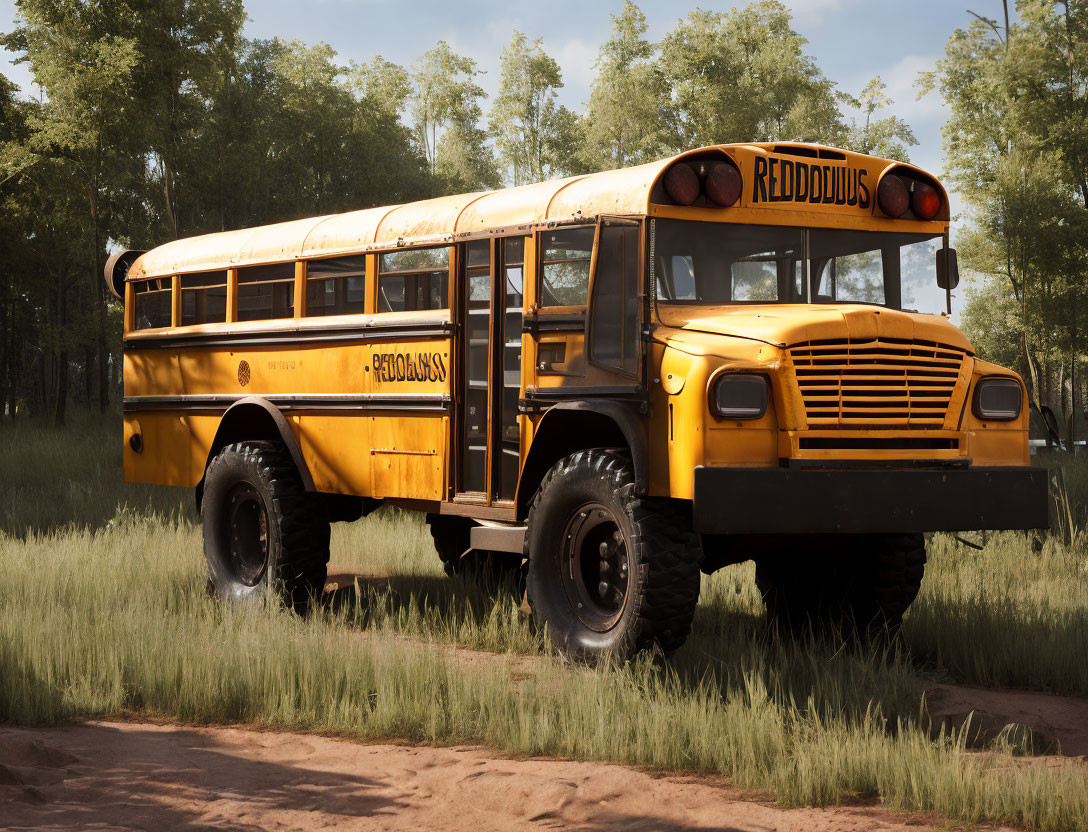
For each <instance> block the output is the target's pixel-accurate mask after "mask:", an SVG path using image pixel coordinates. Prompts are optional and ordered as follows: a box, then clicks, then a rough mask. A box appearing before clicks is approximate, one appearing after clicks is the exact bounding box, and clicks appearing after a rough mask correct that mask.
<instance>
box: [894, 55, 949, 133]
mask: <svg viewBox="0 0 1088 832" xmlns="http://www.w3.org/2000/svg"><path fill="white" fill-rule="evenodd" d="M938 60H939V57H938V56H937V55H904V56H903V57H902V58H900V59H899V62H898V63H897V64H895V66H893V67H892V68H891V69H889V70H887V72H881V73H878V74H879V75H880V77H881V79H882V80H883V81H884V83H885V84H887V85H888V89H887V90H886V92H887V94H888V97H889V98H891V99H892V101H894V102H895V105H894V109H895V113H896V115H898V116H899V117H900V118H904V119H906V120H907V121H910V120H911V119H917V118H943V115H942V108H941V96H940V94H939V93H937V92H935V91H934V92H930V93H928V94H927V95H925V96H923V97H922V98H918V92H919V90H918V86H917V82H918V75H919V74H920V73H922V72H926V71H928V70H931V69H933V67H934V66H936V64H937V61H938Z"/></svg>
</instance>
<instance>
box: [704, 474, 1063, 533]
mask: <svg viewBox="0 0 1088 832" xmlns="http://www.w3.org/2000/svg"><path fill="white" fill-rule="evenodd" d="M1049 503H1050V500H1049V497H1048V495H1047V471H1046V469H1045V468H1035V467H1026V466H1025V467H1023V468H963V469H951V470H903V469H888V470H880V469H877V470H855V469H846V470H843V469H838V470H806V469H793V468H703V467H700V468H696V469H695V501H694V507H693V510H694V521H695V531H697V532H701V533H703V534H836V533H838V534H844V533H845V534H876V533H883V532H951V531H970V530H975V529H995V530H996V529H1044V528H1047V527H1048V526H1049V525H1050V524H1049V519H1048V513H1049Z"/></svg>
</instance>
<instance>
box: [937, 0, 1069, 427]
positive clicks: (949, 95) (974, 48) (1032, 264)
mask: <svg viewBox="0 0 1088 832" xmlns="http://www.w3.org/2000/svg"><path fill="white" fill-rule="evenodd" d="M1017 9H1018V11H1019V13H1020V23H1019V24H1017V25H1013V26H1010V27H1009V28H1008V29H1007V30H1006V29H1005V28H1004V27H1002V26H1000V25H999V24H998V22H997V21H993V20H988V19H985V18H976V19H975V20H974V21H973V22H972V23H971V25H970V26H968V27H967V28H965V29H960V30H958V31H956V32H955V33H954V34H953V35H952V37H951V39H950V40H949V42H948V44H947V46H946V48H945V56H944V58H943V59H942V60H941V61H940V62H939V63H938V66H937V69H936V70H934V71H933V72H931V73H926V74H924V75H923V76H922V79H921V81H922V90H923V92H925V91H928V90H931V89H939V90H940V92H941V94H942V96H943V97H944V99H945V102H946V106H947V108H948V111H949V120H948V123H947V125H946V127H945V130H944V141H945V150H946V158H947V165H948V177H949V179H950V181H951V182H952V184H953V185H954V186H955V187H956V189H957V190H958V191H959V192H960V194H961V195H962V197H963V199H964V202H965V203H966V205H967V208H968V218H969V219H970V221H971V229H970V231H969V232H968V233H967V234H966V235H965V236H964V239H963V245H962V249H963V258H962V263H963V265H964V266H966V267H967V268H968V269H971V270H973V271H976V272H979V273H980V274H985V275H989V276H992V277H1000V278H1001V279H1003V280H1004V281H1006V283H1007V287H1006V288H1007V291H1008V294H1009V295H1011V298H1012V301H1013V302H1015V304H1016V306H1017V307H1018V318H1019V320H1018V322H1017V326H1016V327H1015V329H1016V330H1018V331H1019V333H1020V335H1021V342H1020V352H1021V354H1022V356H1023V358H1022V359H1021V360H1020V361H1019V362H1018V364H1019V365H1020V366H1022V367H1024V369H1025V370H1026V371H1027V380H1028V382H1029V384H1030V386H1031V390H1032V397H1033V398H1034V399H1035V400H1036V401H1038V402H1041V403H1049V404H1051V405H1053V406H1055V407H1060V408H1061V409H1062V410H1063V411H1064V413H1065V416H1066V430H1067V432H1068V431H1071V430H1072V425H1073V419H1074V415H1075V412H1076V411H1079V410H1080V409H1081V408H1082V407H1083V400H1084V397H1083V395H1082V393H1081V389H1082V385H1080V384H1079V383H1078V380H1077V377H1078V376H1081V375H1082V373H1083V370H1082V368H1081V367H1080V365H1081V363H1082V361H1083V357H1082V352H1083V343H1084V336H1083V329H1084V326H1083V323H1082V319H1083V318H1084V316H1085V313H1086V312H1088V283H1086V282H1085V280H1084V275H1085V273H1086V272H1088V119H1085V117H1084V114H1085V113H1086V112H1088V3H1085V2H1083V0H1069V2H1058V3H1054V2H1050V0H1020V2H1019V3H1018V4H1017ZM975 303H976V306H975V308H974V309H973V310H972V315H971V324H970V325H971V327H972V328H973V329H974V331H976V332H980V333H984V332H987V331H1002V330H1004V331H1006V332H1010V334H1011V330H1010V328H1009V326H1008V325H1007V323H1005V322H1002V321H996V322H993V323H992V324H991V323H988V322H986V321H984V320H983V319H984V318H985V316H986V310H985V309H984V308H982V307H981V306H979V305H978V301H977V300H975ZM1007 312H1008V304H1007V303H1005V304H1002V305H998V306H995V307H994V308H993V314H995V315H997V316H1004V315H1006V314H1007ZM988 349H990V350H992V351H993V352H994V353H995V354H996V353H997V352H998V350H999V349H1001V350H1003V351H1004V352H1005V353H1007V348H999V347H998V346H997V345H996V344H993V343H991V344H990V345H989V346H988ZM1074 397H1075V398H1079V399H1081V404H1079V405H1077V404H1075V403H1074V401H1073V399H1074Z"/></svg>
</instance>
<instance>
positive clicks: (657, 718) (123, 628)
mask: <svg viewBox="0 0 1088 832" xmlns="http://www.w3.org/2000/svg"><path fill="white" fill-rule="evenodd" d="M0 459H2V460H3V461H4V468H5V471H4V476H3V478H2V479H0V575H2V576H3V578H2V580H0V720H3V721H7V722H14V723H22V724H52V723H56V722H58V721H64V720H70V719H82V718H89V717H106V716H113V715H118V714H131V713H135V714H142V715H147V716H154V717H163V718H171V719H177V720H182V721H186V722H193V723H234V722H243V723H251V724H254V725H262V726H280V727H287V728H294V729H306V730H321V731H333V732H339V733H343V734H346V735H349V736H353V737H357V738H361V739H386V738H399V739H405V740H412V741H422V742H432V743H443V744H444V743H464V742H470V743H483V744H487V745H489V746H492V747H495V748H497V749H500V750H502V751H504V752H506V753H509V754H514V755H521V754H550V755H558V756H564V757H571V758H576V759H587V760H609V761H617V762H625V763H634V764H638V765H644V766H648V767H652V768H658V769H663V770H685V771H703V772H715V773H721V774H724V775H726V776H728V777H729V778H731V779H732V780H733V781H734V782H736V783H737V784H738V785H740V786H743V787H751V788H759V789H768V790H771V791H773V793H774V794H775V796H776V797H777V799H778V800H779V802H781V803H783V804H785V805H827V804H833V803H837V802H841V801H850V800H857V799H871V798H878V799H879V800H880V802H881V803H883V804H884V805H885V806H887V807H889V808H892V809H903V810H932V811H935V812H938V813H940V814H942V815H945V816H946V817H948V818H951V819H954V820H957V821H966V822H969V823H973V822H1002V823H1007V824H1011V825H1014V826H1019V827H1024V828H1029V829H1041V830H1076V829H1085V828H1088V776H1086V774H1085V767H1083V766H1081V765H1077V764H1076V763H1073V762H1068V763H1058V764H1054V765H1047V766H1042V765H1033V764H1029V763H1027V762H1025V761H1024V760H1023V758H1017V757H1016V755H1015V751H1016V749H1015V747H1013V746H1012V745H1008V744H1000V743H998V744H994V745H992V746H991V747H988V748H985V749H981V750H980V749H971V748H968V747H967V743H966V735H965V734H964V733H963V732H961V731H953V732H950V733H945V734H944V735H940V736H936V737H935V736H934V734H933V732H932V731H931V730H930V729H931V726H930V725H929V724H928V720H927V719H926V717H925V711H924V700H923V693H924V691H925V690H926V688H927V686H929V685H931V684H932V683H933V681H935V680H937V681H952V682H966V683H970V684H976V685H983V686H1011V687H1020V688H1030V689H1037V690H1042V691H1050V692H1062V693H1068V694H1073V695H1077V696H1082V697H1088V661H1086V660H1085V657H1088V556H1086V548H1085V541H1084V538H1083V535H1082V533H1081V532H1080V531H1079V529H1081V528H1083V524H1084V516H1083V511H1084V506H1085V505H1086V504H1088V499H1086V498H1088V474H1086V473H1085V469H1088V466H1079V465H1078V466H1073V467H1071V468H1070V469H1069V470H1067V471H1066V472H1065V474H1064V482H1065V487H1066V490H1067V491H1068V494H1069V502H1068V506H1069V507H1068V514H1069V516H1070V518H1071V520H1070V525H1071V526H1072V528H1070V529H1066V530H1064V531H1063V533H1062V534H1061V535H1058V536H1055V537H1054V538H1050V539H1047V540H1045V541H1041V543H1042V545H1041V548H1040V547H1039V545H1038V543H1039V541H1037V542H1033V541H1032V540H1031V539H1030V538H1028V537H1026V536H1022V535H1011V534H1010V535H999V536H994V537H991V538H990V539H989V540H988V541H987V543H986V546H985V549H984V551H981V552H979V551H976V550H974V549H970V548H967V547H965V546H963V545H961V544H959V543H957V542H956V541H955V540H954V539H953V538H950V537H946V536H941V537H935V538H934V539H933V540H932V541H931V542H930V563H929V566H928V568H927V576H926V580H925V583H924V585H923V591H922V595H921V597H920V598H919V601H918V602H917V603H916V604H915V606H914V607H913V608H912V610H911V612H910V613H909V615H908V617H907V621H906V623H905V625H904V633H903V635H904V638H903V645H902V649H901V650H897V651H896V652H894V653H888V654H884V653H879V652H877V651H875V650H870V651H868V652H867V651H864V650H862V651H858V650H845V649H842V648H841V646H840V645H837V644H833V643H811V642H807V643H803V644H798V643H794V642H791V641H787V640H781V639H779V638H777V637H776V636H775V635H774V634H773V633H769V632H767V630H766V625H765V623H764V619H763V616H762V606H761V602H760V600H759V597H758V594H757V592H756V589H755V584H754V580H753V575H752V568H751V566H750V565H742V566H738V567H731V568H728V569H725V570H722V571H721V572H719V573H717V574H715V575H714V576H712V577H710V578H705V579H704V586H703V598H702V601H701V603H700V608H699V612H698V616H697V619H696V623H695V632H694V634H693V636H692V638H691V639H690V641H689V643H688V644H687V645H686V646H685V647H684V648H683V649H682V650H681V651H680V652H679V653H678V654H677V655H676V656H675V657H673V658H672V659H671V660H670V661H669V662H667V663H662V662H655V661H652V660H650V659H647V660H644V661H641V662H638V663H635V664H633V665H630V666H623V667H602V668H598V669H595V670H587V669H584V668H575V667H571V666H568V665H566V664H564V663H562V662H560V661H558V660H557V659H555V657H554V656H553V655H552V654H551V652H550V651H549V649H548V646H547V645H546V644H542V643H541V642H540V640H539V639H538V638H537V637H536V636H535V635H534V634H533V633H532V632H530V630H529V628H528V627H527V625H526V624H525V622H524V621H523V620H522V619H521V617H520V616H519V614H518V611H517V599H516V598H514V597H513V596H512V595H509V594H504V595H500V597H499V598H498V599H491V598H488V597H486V596H485V595H483V594H482V593H480V592H479V591H478V590H477V589H475V588H474V587H473V586H471V585H470V584H467V583H465V582H462V581H459V580H450V579H447V578H445V577H444V576H443V575H442V573H441V569H440V566H439V563H438V558H437V556H436V554H435V553H434V550H433V548H432V547H431V545H430V540H429V536H428V535H427V533H426V530H425V528H424V527H423V526H422V524H421V523H420V521H419V520H418V519H417V518H415V517H413V516H411V515H407V514H403V513H400V512H387V511H386V510H382V511H380V512H378V513H377V514H375V515H373V516H372V517H370V518H367V519H366V520H364V521H360V522H358V523H355V524H351V525H343V524H341V525H338V526H336V527H335V528H334V534H333V560H334V562H335V563H337V564H341V565H347V566H350V567H352V568H353V569H355V570H357V571H358V572H359V573H360V574H362V575H364V576H368V577H363V578H361V579H360V580H359V581H358V582H357V584H356V585H355V586H354V587H349V588H347V589H344V590H340V591H339V592H338V593H337V594H336V596H335V597H334V598H333V599H332V600H331V601H330V603H328V604H326V605H325V606H324V607H323V608H322V609H321V610H319V611H318V612H316V613H315V614H313V615H310V616H308V617H306V618H298V617H296V616H294V615H292V614H289V613H287V612H284V611H282V610H278V609H274V608H267V609H250V610H241V611H239V610H223V609H222V608H220V607H219V606H218V605H217V604H216V603H214V602H213V601H212V600H211V599H210V598H209V597H208V596H207V595H206V593H205V589H204V584H205V577H204V568H203V561H202V556H201V543H200V530H199V525H198V523H197V520H196V517H195V515H194V513H193V510H192V495H191V493H190V492H187V491H186V492H183V491H172V490H167V489H158V488H153V487H142V486H130V485H122V484H120V483H119V482H118V480H119V467H120V427H119V425H118V424H117V423H116V422H113V423H109V424H107V425H106V426H101V425H97V424H93V423H89V424H86V425H81V426H77V427H75V428H72V429H69V431H68V432H67V433H64V434H59V435H58V434H53V433H52V432H48V431H44V430H40V429H36V428H32V427H22V428H18V429H12V428H6V429H4V430H3V431H2V432H0ZM1062 538H1064V540H1063V539H1062ZM455 644H456V645H462V646H465V647H471V648H476V649H478V650H483V651H489V652H491V653H496V654H500V655H499V656H498V657H497V658H495V659H494V660H489V661H473V662H467V661H464V660H463V658H464V657H463V656H459V655H458V654H456V653H452V652H451V650H450V649H449V648H448V647H447V648H444V649H429V648H430V647H437V646H443V645H455ZM463 652H464V651H462V653H463Z"/></svg>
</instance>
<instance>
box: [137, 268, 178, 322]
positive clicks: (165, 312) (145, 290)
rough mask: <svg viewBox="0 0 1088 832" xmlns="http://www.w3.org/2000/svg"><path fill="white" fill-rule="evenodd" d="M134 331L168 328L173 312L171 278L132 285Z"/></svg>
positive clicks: (143, 281) (161, 278)
mask: <svg viewBox="0 0 1088 832" xmlns="http://www.w3.org/2000/svg"><path fill="white" fill-rule="evenodd" d="M132 295H133V305H134V307H135V310H134V319H135V320H134V321H133V328H134V329H160V328H162V327H165V326H170V324H171V323H172V321H171V316H172V315H173V311H174V293H173V291H172V290H171V278H169V277H159V278H156V279H155V280H141V281H140V282H139V283H133V284H132Z"/></svg>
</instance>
